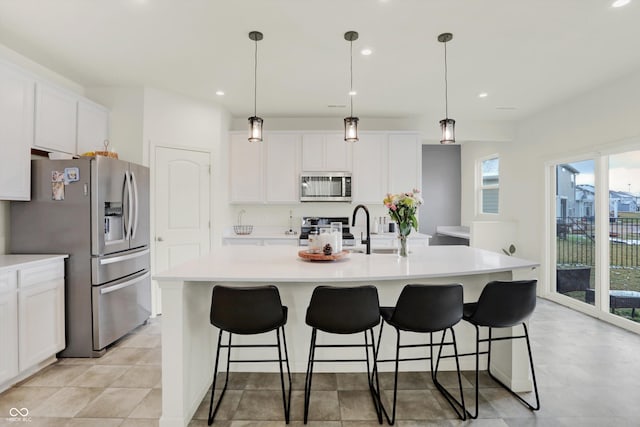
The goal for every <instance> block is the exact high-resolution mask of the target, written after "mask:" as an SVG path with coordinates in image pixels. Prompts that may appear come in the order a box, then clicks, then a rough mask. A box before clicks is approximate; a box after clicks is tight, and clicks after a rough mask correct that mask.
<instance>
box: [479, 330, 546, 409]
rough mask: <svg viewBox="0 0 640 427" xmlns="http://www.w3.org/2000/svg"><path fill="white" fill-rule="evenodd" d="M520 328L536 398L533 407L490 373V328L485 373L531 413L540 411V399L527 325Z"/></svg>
mask: <svg viewBox="0 0 640 427" xmlns="http://www.w3.org/2000/svg"><path fill="white" fill-rule="evenodd" d="M522 326H523V327H524V338H525V341H526V342H527V352H528V353H529V366H530V368H531V379H532V382H533V390H534V393H535V397H536V404H535V406H534V405H532V404H531V403H529V402H527V401H526V400H525V399H523V398H522V396H520V395H519V394H518V393H516V392H515V391H513V390H511V388H510V387H508V386H507V385H506V384H504V383H503V382H502V381H500V380H499V379H498V378H496V377H495V376H494V375H493V373H492V372H491V328H489V353H488V356H487V361H488V366H487V373H488V374H489V376H490V377H491V378H492V379H493V380H494V381H495V382H497V383H498V384H499V385H500V386H502V388H504V389H505V390H507V391H508V392H509V393H511V395H513V397H515V398H516V399H518V400H519V401H520V402H521V403H522V404H523V405H524V406H526V407H527V408H529V409H530V410H532V411H537V410H538V409H540V398H539V396H538V383H537V381H536V373H535V370H534V368H533V355H532V353H531V343H530V342H529V331H528V330H527V325H526V324H525V323H524V322H523V323H522Z"/></svg>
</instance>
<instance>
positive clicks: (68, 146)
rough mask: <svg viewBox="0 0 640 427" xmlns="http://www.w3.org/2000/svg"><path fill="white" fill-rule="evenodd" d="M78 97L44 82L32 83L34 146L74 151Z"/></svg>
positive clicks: (73, 152)
mask: <svg viewBox="0 0 640 427" xmlns="http://www.w3.org/2000/svg"><path fill="white" fill-rule="evenodd" d="M77 102H78V96H76V95H74V94H72V93H71V92H67V91H65V90H62V89H58V88H56V87H53V86H49V85H46V84H44V83H37V84H36V119H35V123H36V129H35V142H34V146H36V147H37V148H41V149H43V150H50V151H60V152H63V153H70V154H75V152H76V119H77V113H76V110H77Z"/></svg>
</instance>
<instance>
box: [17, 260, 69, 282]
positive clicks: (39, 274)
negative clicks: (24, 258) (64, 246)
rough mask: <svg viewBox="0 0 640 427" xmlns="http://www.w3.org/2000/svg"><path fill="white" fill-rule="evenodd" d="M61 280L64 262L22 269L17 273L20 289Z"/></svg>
mask: <svg viewBox="0 0 640 427" xmlns="http://www.w3.org/2000/svg"><path fill="white" fill-rule="evenodd" d="M61 278H64V262H56V263H52V264H45V265H41V266H38V267H31V268H24V269H21V270H20V271H19V272H18V284H19V286H20V288H25V287H27V286H31V285H34V284H37V283H42V282H48V281H51V280H56V279H61Z"/></svg>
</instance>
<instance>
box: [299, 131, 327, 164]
mask: <svg viewBox="0 0 640 427" xmlns="http://www.w3.org/2000/svg"><path fill="white" fill-rule="evenodd" d="M324 153H325V146H324V135H323V134H315V133H313V134H306V135H303V136H302V171H303V172H313V171H322V170H325V168H324Z"/></svg>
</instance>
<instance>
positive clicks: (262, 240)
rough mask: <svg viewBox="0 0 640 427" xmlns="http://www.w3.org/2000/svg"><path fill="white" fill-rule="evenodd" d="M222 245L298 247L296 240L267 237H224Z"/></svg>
mask: <svg viewBox="0 0 640 427" xmlns="http://www.w3.org/2000/svg"><path fill="white" fill-rule="evenodd" d="M222 244H223V245H225V246H238V245H240V246H242V245H245V246H246V245H250V246H298V239H297V238H295V239H276V238H269V237H256V238H246V237H243V238H234V237H225V238H223V239H222Z"/></svg>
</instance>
